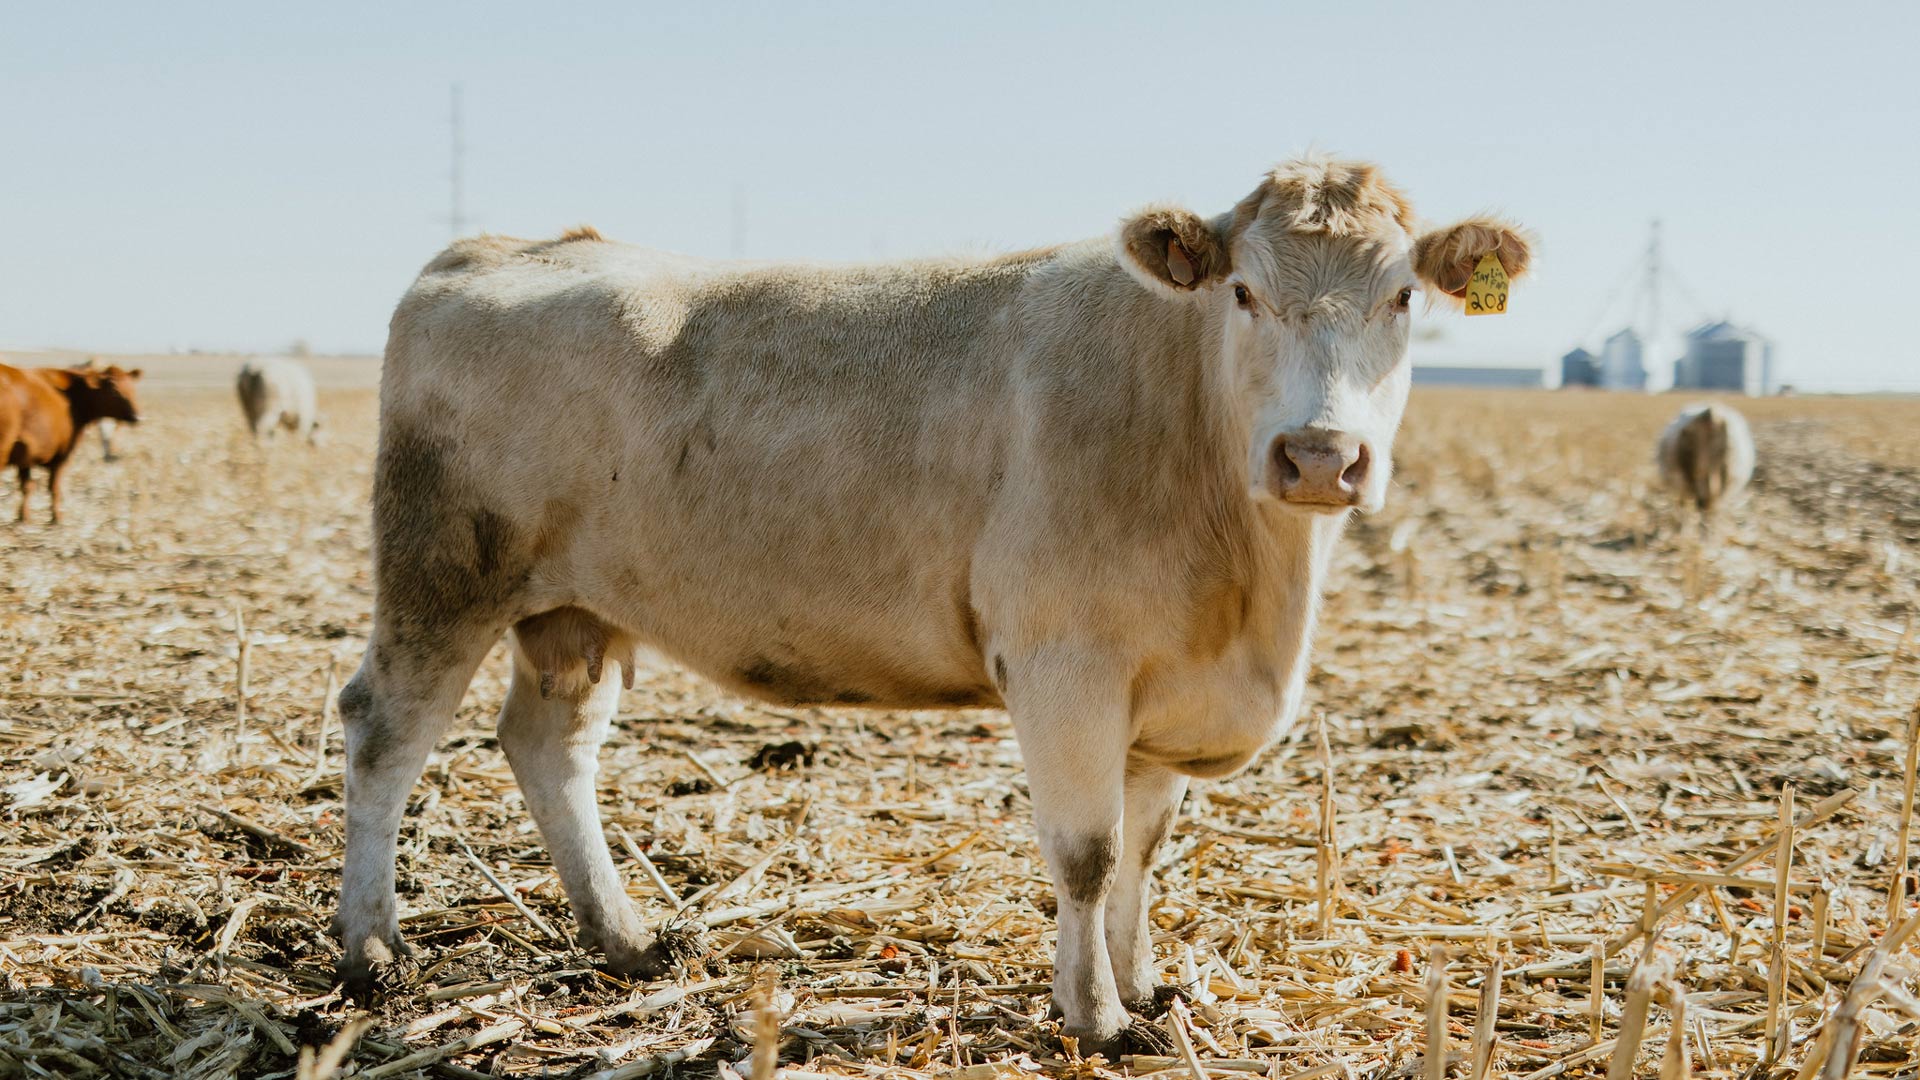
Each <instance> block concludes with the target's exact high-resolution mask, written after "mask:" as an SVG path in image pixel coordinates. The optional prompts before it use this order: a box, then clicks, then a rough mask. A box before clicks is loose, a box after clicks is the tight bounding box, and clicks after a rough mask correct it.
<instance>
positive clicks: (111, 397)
mask: <svg viewBox="0 0 1920 1080" xmlns="http://www.w3.org/2000/svg"><path fill="white" fill-rule="evenodd" d="M139 378H140V369H139V368H134V369H133V370H132V371H124V370H122V369H121V368H120V367H119V366H118V365H115V366H112V367H108V368H106V369H105V370H101V371H77V370H73V369H68V368H29V369H26V370H22V369H20V368H14V367H7V366H6V365H4V364H0V449H4V450H5V451H6V455H7V458H6V460H7V464H9V465H11V466H13V468H14V471H15V473H16V474H17V475H18V476H19V477H20V517H19V520H21V521H25V520H27V497H28V496H29V495H30V494H31V493H32V491H33V469H34V467H35V466H43V467H45V468H46V470H47V491H48V493H49V494H50V495H51V497H52V502H53V513H52V519H53V522H54V524H56V525H57V524H59V523H60V474H61V470H62V469H64V468H66V464H67V459H68V458H69V457H71V456H72V454H73V448H74V446H75V445H76V444H77V443H78V442H79V440H80V435H81V433H82V432H84V431H85V430H86V427H87V425H88V424H90V423H93V422H94V421H95V420H101V419H111V420H118V421H120V422H122V423H127V424H133V423H138V422H139V420H140V410H139V408H138V407H137V406H136V405H135V404H134V400H133V391H134V383H135V382H137V381H138V380H139Z"/></svg>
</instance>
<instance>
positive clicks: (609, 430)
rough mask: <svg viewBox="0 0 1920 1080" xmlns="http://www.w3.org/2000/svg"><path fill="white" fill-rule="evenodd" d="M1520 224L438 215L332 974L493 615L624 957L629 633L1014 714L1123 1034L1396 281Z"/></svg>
mask: <svg viewBox="0 0 1920 1080" xmlns="http://www.w3.org/2000/svg"><path fill="white" fill-rule="evenodd" d="M1489 252H1497V253H1498V254H1499V257H1500V259H1501V260H1502V262H1503V263H1504V264H1505V267H1506V269H1507V270H1508V272H1509V273H1510V274H1512V275H1514V276H1518V275H1519V274H1521V273H1522V272H1524V271H1525V269H1526V267H1527V262H1528V247H1527V243H1526V241H1525V240H1524V239H1523V237H1522V236H1521V235H1520V234H1519V233H1518V232H1516V231H1515V230H1514V229H1513V228H1511V227H1509V226H1507V225H1505V224H1502V223H1500V222H1496V221H1491V220H1484V219H1482V220H1473V221H1468V222H1464V223H1461V224H1457V225H1453V226H1450V227H1447V228H1441V229H1436V230H1431V231H1421V230H1419V229H1417V228H1416V226H1415V223H1414V217H1413V214H1412V211H1411V209H1410V207H1409V205H1408V203H1407V201H1406V200H1405V199H1404V198H1403V197H1402V196H1401V195H1400V193H1399V192H1398V191H1396V190H1395V189H1394V188H1393V187H1391V186H1389V185H1388V184H1387V183H1386V182H1385V181H1384V180H1382V179H1381V178H1380V176H1379V175H1378V173H1377V172H1376V171H1375V169H1374V168H1373V167H1372V166H1369V165H1364V164H1359V163H1352V162H1344V161H1332V160H1320V159H1316V160H1310V161H1300V162H1295V163H1292V164H1289V165H1286V166H1284V167H1282V168H1280V169H1277V170H1275V171H1274V172H1273V173H1272V174H1271V175H1269V176H1267V177H1265V178H1263V179H1262V180H1261V182H1260V185H1259V186H1258V187H1257V188H1255V189H1254V191H1253V192H1252V193H1251V194H1250V195H1248V196H1247V197H1246V198H1245V199H1243V200H1241V202H1240V203H1239V204H1238V205H1237V206H1235V207H1233V208H1232V209H1230V210H1228V211H1226V212H1224V213H1221V214H1218V215H1215V216H1213V217H1211V218H1202V217H1200V216H1199V215H1197V214H1194V213H1193V212H1191V211H1188V210H1183V209H1174V208H1156V209H1150V210H1147V211H1144V212H1142V213H1140V214H1137V215H1135V216H1134V217H1131V218H1129V219H1127V220H1126V221H1124V222H1123V223H1122V224H1121V225H1120V228H1119V230H1118V233H1117V235H1116V237H1114V238H1113V239H1108V240H1093V241H1087V242H1084V243H1076V244H1068V245H1063V246H1059V247H1050V248H1044V249H1039V250H1034V251H1027V252H1022V253H1019V254H1014V255H1008V256H1004V257H1001V258H995V259H986V260H972V261H961V260H952V261H931V262H917V263H903V264H893V265H881V266H860V267H837V268H824V267H816V266H770V267H767V266H760V267H755V266H743V265H737V264H727V263H717V262H707V261H702V260H697V259H691V258H684V257H678V256H670V255H664V254H660V253H656V252H652V251H647V250H643V249H640V248H634V247H628V246H625V245H621V244H614V243H609V242H606V241H604V240H602V239H601V238H600V237H599V235H598V234H597V233H594V232H592V231H591V230H577V231H575V232H572V233H569V234H567V235H566V236H563V237H561V238H560V239H558V240H553V241H539V242H529V241H522V240H511V239H506V238H501V237H481V238H477V239H471V240H463V241H460V242H458V243H456V244H454V245H453V246H452V247H450V248H448V249H447V250H446V251H445V252H443V253H442V254H441V255H440V256H439V257H438V258H436V259H434V260H433V262H431V263H430V264H428V266H427V268H426V270H425V271H424V272H422V274H421V275H420V277H419V279H418V280H417V281H416V282H415V283H414V285H413V287H412V289H410V290H409V291H408V293H407V295H406V297H405V298H404V299H402V300H401V302H400V306H399V309H398V311H397V312H396V313H395V315H394V318H393V322H392V326H391V331H390V336H389V338H388V343H387V354H386V366H385V368H384V370H383V372H382V375H381V405H380V409H381V412H380V449H379V456H378V459H377V462H376V465H375V478H374V495H373V522H374V568H375V578H376V600H375V605H374V628H373V636H372V641H371V643H370V646H369V648H368V651H367V653H366V656H365V658H364V660H363V661H362V663H361V665H360V668H359V670H358V672H357V673H356V674H355V675H354V676H353V678H352V680H351V681H350V682H349V683H348V684H347V686H346V688H345V689H344V690H343V691H342V693H341V695H340V706H341V711H342V715H343V716H344V717H345V722H346V734H347V750H348V766H347V780H346V788H347V854H346V862H345V867H344V875H345V876H344V881H343V883H342V889H341V907H340V912H339V916H338V918H337V920H336V924H335V926H336V930H337V932H338V933H339V934H340V936H341V938H342V939H343V943H344V947H345V953H344V956H343V958H342V960H341V963H340V973H341V976H342V978H343V980H344V981H345V982H346V984H347V987H348V989H349V991H350V992H353V993H356V994H366V993H369V992H371V991H373V990H374V988H375V982H376V974H377V968H378V965H380V964H381V963H382V962H384V961H386V960H388V959H390V958H391V957H393V956H394V955H395V954H396V953H397V952H399V951H400V950H401V949H402V943H401V939H400V932H399V924H398V922H397V914H396V909H395V902H394V891H393V886H394V848H395V841H396V837H397V835H398V831H399V828H400V819H401V811H402V807H403V806H404V805H405V802H406V794H407V791H408V788H409V787H410V786H411V785H412V784H413V783H414V781H415V779H416V778H417V777H418V776H419V774H420V771H421V768H422V765H423V763H424V761H425V759H426V756H427V753H428V751H429V750H430V749H431V748H432V746H433V743H434V740H435V738H436V737H437V736H438V735H439V733H440V732H441V731H442V729H443V728H444V727H445V725H446V723H447V721H448V720H449V718H451V717H452V715H453V713H454V709H455V707H456V706H457V705H458V704H459V702H460V698H461V695H462V694H463V693H464V691H465V690H466V687H467V683H468V681H469V679H470V678H471V677H472V675H473V672H474V670H475V668H476V666H477V665H478V664H479V663H480V660H481V658H482V657H484V656H485V655H486V653H487V651H488V649H489V648H491V647H492V645H493V644H494V643H495V642H496V641H497V640H498V639H499V637H500V635H501V633H502V632H503V631H505V630H507V629H509V628H511V629H512V631H513V640H514V650H513V653H514V671H513V678H512V683H511V686H510V688H509V690H508V693H507V700H506V704H505V706H504V707H503V708H502V710H501V714H500V721H499V724H500V743H501V746H502V747H503V749H504V750H505V752H506V755H507V759H508V761H509V763H510V764H511V765H512V767H513V770H514V773H515V776H516V777H517V778H518V779H519V781H520V783H521V787H522V789H523V791H524V792H525V795H526V800H527V806H528V808H529V809H530V810H531V811H532V814H533V817H534V820H535V821H536V822H537V823H538V825H539V827H540V830H541V833H542V835H543V836H544V838H545V839H546V842H547V846H548V849H549V850H550V851H551V852H552V856H553V862H554V867H555V870H556V871H557V872H558V874H559V876H560V878H561V881H562V882H563V884H564V885H565V887H566V891H567V895H568V897H569V898H570V899H571V901H572V904H573V909H574V912H575V914H576V916H577V918H578V920H579V923H580V930H581V938H582V940H583V941H585V942H587V943H589V944H590V945H593V946H597V947H598V948H600V949H601V950H604V952H605V953H606V957H607V961H608V963H609V965H610V966H611V967H612V968H614V969H615V970H620V971H636V970H646V969H647V968H648V966H649V963H650V957H649V955H648V940H647V936H646V935H645V934H644V933H643V932H642V929H641V925H640V922H639V920H638V918H637V916H636V915H635V913H634V911H633V908H632V907H631V905H630V904H629V903H628V901H627V898H626V895H625V893H624V891H623V888H622V882H621V878H620V875H619V873H618V872H617V871H616V870H615V867H614V864H613V860H612V858H611V857H610V855H609V853H608V850H607V846H606V842H605V839H604V837H603V836H602V834H601V827H600V822H599V819H598V814H597V808H596V805H595V801H594V774H595V768H596V764H595V758H596V753H597V750H598V747H599V746H600V743H601V741H602V739H603V738H604V736H605V734H606V730H607V725H608V721H609V718H610V717H611V716H612V715H613V712H614V707H615V703H616V699H617V697H618V694H619V685H618V683H617V682H616V681H615V680H613V679H611V678H603V677H602V675H603V671H604V668H605V665H606V664H608V663H609V662H612V663H618V664H620V665H621V666H622V668H623V671H622V675H623V677H630V670H631V662H630V658H631V653H632V649H633V648H634V647H635V646H636V645H641V644H643V645H647V646H651V647H654V648H656V649H658V650H660V651H662V652H664V653H666V654H667V655H669V656H671V657H674V658H675V659H677V660H678V661H679V662H681V663H683V664H685V665H686V666H688V667H689V668H692V669H693V670H695V671H699V672H702V673H704V674H706V675H708V676H710V677H711V678H713V679H714V680H716V681H717V682H719V683H721V684H722V685H725V686H727V687H730V688H732V689H734V690H736V691H738V692H740V693H743V694H749V695H753V696H755V697H759V698H763V699H766V700H769V701H776V702H784V703H790V704H792V703H819V704H842V705H864V706H874V707H881V708H895V709H899V708H925V707H940V706H954V707H961V706H988V707H1001V706H1004V707H1005V708H1006V709H1007V711H1008V712H1009V713H1010V714H1011V716H1012V720H1013V725H1014V729H1015V731H1016V733H1017V735H1018V737H1019V740H1020V744H1021V750H1022V754H1023V756H1024V758H1025V761H1026V765H1027V776H1028V784H1029V788H1030V790H1031V792H1032V797H1033V808H1034V816H1035V819H1036V823H1037V826H1038V831H1039V837H1040V847H1041V851H1042V853H1043V854H1044V856H1045V858H1046V860H1047V863H1048V865H1049V867H1050V868H1051V869H1052V872H1053V877H1054V880H1055V883H1056V886H1057V891H1058V894H1059V924H1060V932H1059V947H1058V960H1057V964H1056V967H1055V975H1054V998H1055V1004H1056V1005H1057V1007H1058V1008H1059V1009H1060V1011H1061V1012H1062V1013H1063V1015H1064V1018H1065V1020H1064V1027H1065V1030H1066V1031H1067V1032H1068V1033H1070V1034H1073V1035H1076V1036H1078V1037H1080V1038H1081V1039H1082V1040H1083V1042H1082V1044H1081V1045H1082V1047H1083V1049H1086V1050H1087V1051H1089V1052H1091V1051H1092V1050H1093V1049H1095V1048H1100V1047H1106V1048H1111V1047H1112V1046H1113V1045H1114V1044H1115V1041H1116V1039H1117V1038H1118V1037H1119V1036H1121V1035H1122V1034H1123V1032H1124V1031H1125V1030H1126V1029H1127V1028H1128V1026H1129V1024H1130V1017H1129V1015H1128V1012H1127V1006H1128V1005H1129V1004H1138V1003H1141V1002H1143V1001H1145V1000H1147V999H1149V998H1150V997H1151V996H1152V991H1153V989H1154V987H1155V985H1156V983H1157V980H1156V978H1155V968H1154V964H1153V957H1152V950H1151V946H1150V943H1149V938H1148V932H1147V922H1146V910H1147V870H1148V868H1149V867H1150V866H1151V865H1152V863H1153V859H1154V854H1155V851H1156V850H1157V849H1158V848H1159V846H1160V844H1161V842H1162V841H1163V840H1164V839H1165V838H1166V836H1167V835H1168V833H1169V831H1170V830H1171V827H1172V824H1173V821H1174V814H1175V810H1176V809H1177V808H1178V806H1179V804H1180V801H1181V798H1182V796H1183V795H1184V793H1185V791H1186V787H1187V780H1188V778H1189V777H1192V776H1200V777H1211V776H1223V775H1227V774H1229V773H1232V772H1234V771H1236V770H1238V769H1241V768H1243V767H1245V766H1246V764H1247V763H1248V762H1250V761H1252V760H1253V758H1254V757H1255V755H1257V754H1258V753H1259V752H1260V750H1261V749H1262V748H1263V747H1265V746H1266V745H1268V743H1270V742H1271V741H1272V740H1273V739H1274V738H1275V737H1277V736H1278V735H1280V734H1281V733H1283V732H1284V731H1286V729H1287V726H1288V724H1289V723H1290V722H1291V721H1292V720H1293V717H1294V714H1295V713H1296V711H1297V710H1298V708H1299V706H1300V701H1301V696H1302V692H1303V687H1304V680H1305V678H1306V673H1307V648H1308V639H1309V637H1310V635H1311V632H1312V628H1313V622H1314V612H1315V609H1316V605H1317V603H1318V597H1319V588H1320V583H1321V579H1322V577H1323V575H1324V574H1325V572H1326V568H1327V564H1328V559H1329V557H1330V554H1331V552H1332V549H1333V545H1334V543H1335V541H1336V539H1337V537H1338V536H1339V534H1340V530H1341V527H1342V524H1343V522H1344V521H1345V520H1346V518H1347V515H1348V513H1349V512H1350V511H1352V510H1353V509H1355V508H1358V509H1362V510H1371V509H1374V508H1377V507H1379V506H1380V505H1381V502H1382V500H1383V499H1384V498H1385V497H1386V492H1387V479H1388V474H1389V472H1390V470H1391V461H1392V448H1393V438H1394V433H1395V431H1396V430H1397V428H1398V427H1399V424H1400V415H1401V411H1402V409H1403V408H1404V406H1405V403H1406V398H1407V388H1408V382H1409V367H1408V364H1407V361H1406V351H1407V334H1408V323H1409V319H1410V316H1409V314H1408V310H1409V303H1410V300H1411V297H1412V295H1413V293H1414V292H1415V290H1416V289H1419V288H1421V287H1423V285H1424V286H1429V287H1434V288H1437V289H1438V290H1440V291H1442V292H1446V293H1450V294H1456V295H1457V294H1459V293H1461V292H1463V291H1464V290H1465V288H1466V285H1467V282H1468V278H1469V276H1470V275H1471V273H1472V271H1473V269H1474V267H1475V264H1476V263H1477V262H1478V261H1479V260H1480V258H1481V257H1482V256H1483V255H1485V254H1487V253H1489Z"/></svg>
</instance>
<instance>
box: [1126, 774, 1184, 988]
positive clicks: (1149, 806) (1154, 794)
mask: <svg viewBox="0 0 1920 1080" xmlns="http://www.w3.org/2000/svg"><path fill="white" fill-rule="evenodd" d="M1186 793H1187V778H1186V777H1185V776H1183V775H1181V774H1180V773H1176V772H1174V771H1173V770H1171V769H1167V768H1163V767H1162V766H1159V765H1155V764H1152V763H1150V762H1143V761H1140V760H1138V759H1135V760H1133V761H1130V762H1128V763H1127V779H1126V818H1125V824H1124V838H1123V840H1122V842H1121V846H1120V860H1119V867H1118V869H1117V870H1116V872H1115V875H1114V881H1113V889H1112V891H1110V892H1108V893H1107V910H1106V923H1107V954H1108V956H1109V957H1110V958H1111V959H1112V962H1113V981H1114V985H1115V987H1116V988H1117V989H1118V990H1119V993H1120V1000H1121V1001H1123V1002H1125V1003H1126V1005H1127V1007H1128V1008H1130V1009H1135V1010H1144V1009H1146V1008H1148V1007H1149V1006H1151V1005H1152V1004H1153V991H1154V987H1155V986H1157V985H1159V980H1158V979H1156V978H1155V977H1154V967H1153V939H1152V938H1151V937H1150V936H1149V933H1148V927H1147V905H1148V902H1149V900H1150V899H1151V897H1152V890H1153V861H1154V857H1155V856H1156V855H1157V854H1158V853H1159V851H1160V847H1161V845H1162V844H1164V843H1166V840H1167V837H1168V836H1170V835H1172V833H1173V822H1174V815H1175V814H1176V813H1177V812H1178V811H1179V809H1180V800H1181V799H1182V798H1183V797H1185V795H1186Z"/></svg>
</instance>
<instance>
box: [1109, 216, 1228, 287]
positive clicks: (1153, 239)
mask: <svg viewBox="0 0 1920 1080" xmlns="http://www.w3.org/2000/svg"><path fill="white" fill-rule="evenodd" d="M1115 242H1116V246H1117V247H1118V248H1119V252H1120V265H1121V266H1124V267H1126V268H1127V272H1128V273H1130V274H1132V275H1133V276H1134V278H1135V279H1136V280H1138V281H1139V282H1140V283H1141V284H1142V285H1145V286H1146V287H1147V288H1149V289H1152V290H1153V291H1155V292H1158V293H1160V294H1161V295H1164V296H1185V295H1191V294H1192V293H1194V292H1195V291H1196V290H1200V289H1208V288H1212V287H1213V286H1215V285H1218V284H1219V283H1220V282H1222V281H1224V280H1226V277H1227V274H1228V273H1229V272H1230V271H1231V270H1232V269H1233V267H1232V259H1231V257H1230V256H1229V255H1228V254H1227V240H1226V237H1224V236H1222V235H1221V234H1220V231H1219V230H1218V229H1217V228H1216V227H1215V226H1214V225H1213V224H1211V223H1209V222H1206V221H1203V220H1201V218H1200V215H1198V214H1196V213H1194V212H1193V211H1191V210H1188V209H1185V208H1183V207H1178V206H1150V207H1148V208H1146V209H1145V210H1142V211H1140V212H1139V213H1137V214H1135V215H1133V216H1132V217H1130V218H1128V219H1127V220H1125V221H1123V222H1121V223H1120V232H1119V234H1118V236H1117V237H1116V238H1115Z"/></svg>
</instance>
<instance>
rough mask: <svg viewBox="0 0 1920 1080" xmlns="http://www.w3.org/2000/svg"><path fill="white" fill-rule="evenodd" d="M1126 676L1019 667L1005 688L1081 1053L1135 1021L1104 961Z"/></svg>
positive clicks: (1088, 669) (1057, 1001)
mask: <svg viewBox="0 0 1920 1080" xmlns="http://www.w3.org/2000/svg"><path fill="white" fill-rule="evenodd" d="M1126 687H1127V683H1126V679H1125V678H1124V677H1112V673H1107V672H1103V671H1101V670H1100V669H1099V667H1098V666H1096V665H1088V664H1084V663H1071V662H1069V663H1059V662H1056V663H1045V662H1036V663H1028V664H1021V665H1018V666H1017V667H1016V668H1015V669H1014V671H1013V672H1012V673H1011V685H1010V688H1009V689H1008V691H1007V707H1008V712H1009V713H1010V714H1011V715H1012V717H1013V725H1014V731H1015V732H1016V733H1017V734H1018V735H1019V737H1020V752H1021V757H1022V758H1023V759H1024V760H1025V763H1026V768H1027V788H1028V790H1029V791H1030V792H1031V793H1032V795H1033V820H1034V826H1035V828H1036V830H1037V831H1038V832H1039V834H1040V853H1041V855H1042V856H1044V857H1045V858H1046V861H1047V866H1048V868H1049V869H1050V870H1051V871H1052V874H1053V888H1054V895H1055V896H1056V897H1057V899H1058V903H1059V944H1058V945H1057V947H1056V949H1055V952H1054V961H1053V1003H1054V1008H1055V1009H1057V1010H1058V1011H1059V1013H1060V1014H1061V1017H1062V1019H1063V1025H1062V1027H1063V1030H1064V1031H1065V1033H1066V1034H1068V1035H1071V1036H1074V1037H1075V1038H1077V1039H1078V1040H1079V1041H1080V1050H1081V1052H1082V1053H1083V1054H1092V1053H1094V1052H1096V1051H1099V1052H1103V1053H1107V1054H1108V1056H1109V1057H1112V1053H1113V1051H1114V1050H1115V1049H1117V1044H1118V1040H1119V1036H1120V1035H1121V1033H1122V1032H1123V1031H1125V1030H1126V1027H1127V1025H1128V1023H1129V1018H1128V1016H1127V1011H1126V1009H1125V1008H1123V1007H1122V1006H1121V1004H1120V993H1119V991H1118V990H1117V989H1116V988H1115V986H1114V981H1113V967H1112V964H1111V963H1109V961H1108V958H1107V942H1106V918H1105V907H1106V903H1107V895H1108V893H1109V891H1110V890H1111V889H1112V887H1113V881H1114V874H1115V871H1116V870H1117V869H1118V867H1119V861H1120V852H1121V847H1122V842H1123V838H1122V834H1121V817H1122V814H1123V813H1124V809H1125V777H1126V766H1127V743H1128V739H1129V731H1128V728H1129V725H1128V716H1127V705H1126Z"/></svg>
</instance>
